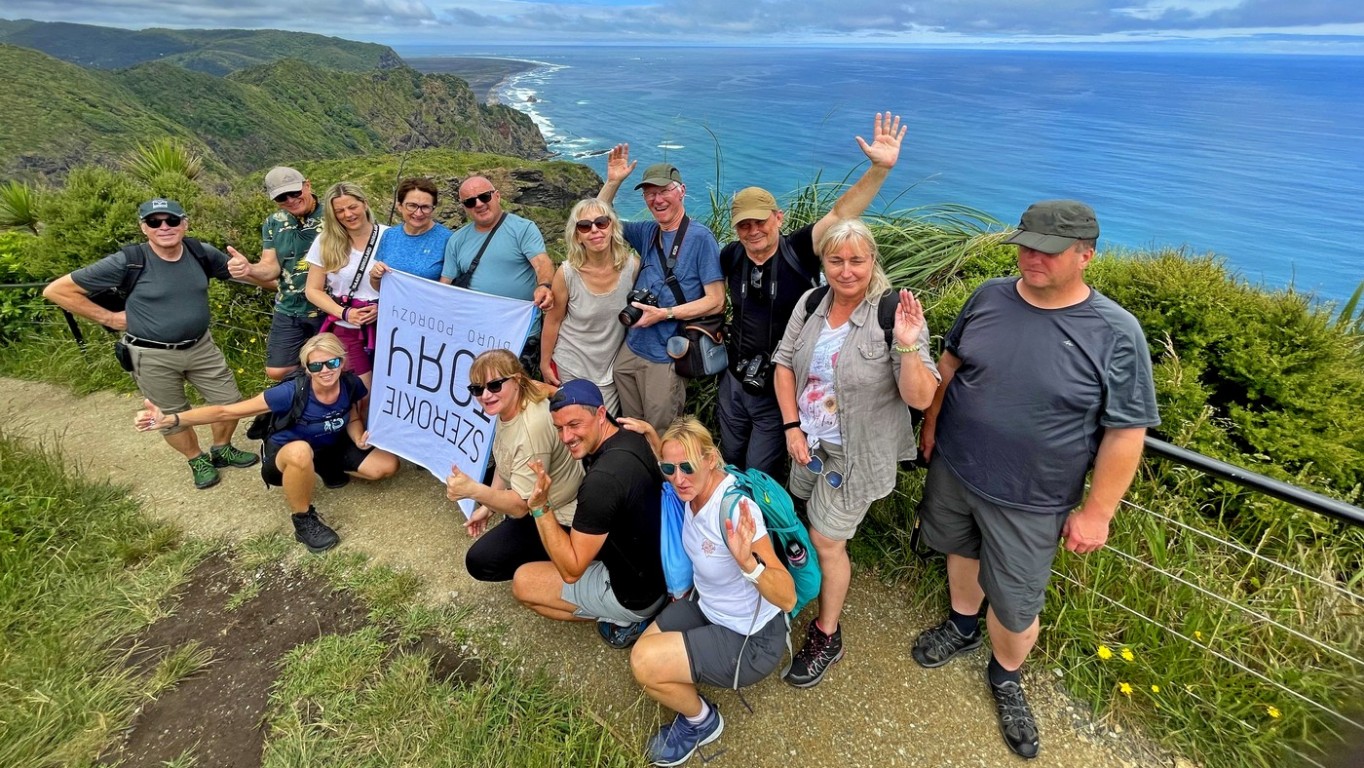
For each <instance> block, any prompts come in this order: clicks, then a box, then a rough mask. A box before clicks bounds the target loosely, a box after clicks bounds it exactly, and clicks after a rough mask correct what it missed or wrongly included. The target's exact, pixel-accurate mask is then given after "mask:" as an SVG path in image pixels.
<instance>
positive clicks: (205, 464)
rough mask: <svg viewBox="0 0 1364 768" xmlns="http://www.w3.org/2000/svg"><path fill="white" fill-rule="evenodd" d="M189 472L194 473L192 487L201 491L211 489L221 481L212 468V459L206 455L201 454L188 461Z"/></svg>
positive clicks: (215, 470) (215, 469) (216, 471)
mask: <svg viewBox="0 0 1364 768" xmlns="http://www.w3.org/2000/svg"><path fill="white" fill-rule="evenodd" d="M189 471H191V472H193V473H194V487H195V488H198V489H199V490H201V491H202V490H203V489H205V488H212V487H213V486H215V485H217V484H218V481H219V480H221V479H222V478H221V477H219V476H218V470H217V468H215V467H214V466H213V458H212V457H211V456H209V455H208V454H207V453H201V454H199V455H198V456H195V457H194V458H192V459H190V460H189Z"/></svg>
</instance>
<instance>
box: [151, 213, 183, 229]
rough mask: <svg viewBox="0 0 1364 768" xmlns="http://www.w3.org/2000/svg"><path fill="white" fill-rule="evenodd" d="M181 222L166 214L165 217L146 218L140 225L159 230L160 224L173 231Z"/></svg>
mask: <svg viewBox="0 0 1364 768" xmlns="http://www.w3.org/2000/svg"><path fill="white" fill-rule="evenodd" d="M181 221H183V219H181V218H180V217H179V216H174V215H171V214H167V215H165V216H148V217H147V218H145V219H143V220H142V223H143V224H146V225H147V227H148V228H150V229H160V228H161V225H162V224H167V225H169V226H170V228H171V229H175V228H176V227H178V226H180V222H181Z"/></svg>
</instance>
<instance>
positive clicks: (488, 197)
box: [459, 189, 497, 208]
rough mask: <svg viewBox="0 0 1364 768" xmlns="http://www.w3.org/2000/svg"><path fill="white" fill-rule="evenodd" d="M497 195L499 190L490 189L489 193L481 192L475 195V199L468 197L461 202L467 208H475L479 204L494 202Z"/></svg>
mask: <svg viewBox="0 0 1364 768" xmlns="http://www.w3.org/2000/svg"><path fill="white" fill-rule="evenodd" d="M495 194H497V190H495V189H490V190H488V191H487V192H480V193H479V194H477V195H474V196H473V197H466V198H464V199H463V200H460V201H459V202H460V203H462V204H463V205H464V207H465V208H473V207H474V206H475V205H478V204H479V203H488V202H492V199H493V195H495Z"/></svg>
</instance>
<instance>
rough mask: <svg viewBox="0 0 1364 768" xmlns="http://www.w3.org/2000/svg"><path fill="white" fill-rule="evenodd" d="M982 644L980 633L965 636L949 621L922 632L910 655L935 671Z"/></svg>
mask: <svg viewBox="0 0 1364 768" xmlns="http://www.w3.org/2000/svg"><path fill="white" fill-rule="evenodd" d="M980 643H981V633H980V632H979V631H977V632H976V634H975V635H969V636H968V635H963V634H962V633H961V630H959V629H957V625H956V624H953V623H952V620H951V619H948V620H947V621H944V622H943V623H941V624H939V625H938V626H936V627H933V628H932V629H926V630H924V631H923V632H920V633H919V637H918V639H917V640H915V641H914V648H913V649H912V650H911V651H910V655H911V656H913V657H914V660H915V661H917V662H919V666H921V667H927V668H928V669H933V668H935V667H941V666H942V665H944V664H946V663H947V662H949V661H951V660H952V659H955V658H956V657H957V656H958V655H960V654H963V653H966V652H967V651H973V650H975V649H977V648H979V647H980Z"/></svg>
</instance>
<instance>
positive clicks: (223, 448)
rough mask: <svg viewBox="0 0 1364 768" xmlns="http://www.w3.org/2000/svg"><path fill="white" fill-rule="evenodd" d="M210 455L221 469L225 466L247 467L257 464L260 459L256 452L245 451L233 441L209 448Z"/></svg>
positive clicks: (214, 464)
mask: <svg viewBox="0 0 1364 768" xmlns="http://www.w3.org/2000/svg"><path fill="white" fill-rule="evenodd" d="M209 455H210V456H211V457H213V466H215V467H218V468H219V469H221V468H223V467H237V468H239V469H245V468H246V467H254V466H256V462H258V461H260V457H259V456H257V455H256V454H254V453H249V452H247V451H243V450H242V449H240V448H237V447H236V446H234V445H233V444H232V443H228V444H227V445H215V446H213V447H212V448H211V449H209Z"/></svg>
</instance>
